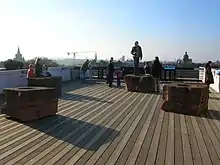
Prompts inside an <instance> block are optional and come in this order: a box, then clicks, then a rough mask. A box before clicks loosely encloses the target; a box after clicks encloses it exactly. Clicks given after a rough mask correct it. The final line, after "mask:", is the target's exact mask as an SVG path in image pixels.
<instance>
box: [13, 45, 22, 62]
mask: <svg viewBox="0 0 220 165" xmlns="http://www.w3.org/2000/svg"><path fill="white" fill-rule="evenodd" d="M14 60H16V61H21V62H24V57H23V56H22V54H21V52H20V48H19V46H18V51H17V54H16V55H15V58H14Z"/></svg>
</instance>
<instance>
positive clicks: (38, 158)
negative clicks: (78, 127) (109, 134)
mask: <svg viewBox="0 0 220 165" xmlns="http://www.w3.org/2000/svg"><path fill="white" fill-rule="evenodd" d="M130 97H132V95H131V96H130ZM130 97H127V96H124V97H121V99H120V101H121V102H122V101H123V100H122V99H125V98H126V99H125V101H123V102H124V103H126V104H128V103H129V99H130ZM122 105H124V104H123V103H122V104H118V106H119V107H120V106H122ZM108 109H109V108H108ZM108 109H107V111H108ZM115 109H117V108H114V109H113V111H112V112H111V113H110V114H105V116H102V117H101V118H100V119H99V120H97V123H96V125H97V124H98V123H99V122H103V121H106V118H110V119H111V116H112V114H114V112H115ZM113 117H114V116H113ZM87 122H88V121H87ZM105 127H106V126H105ZM91 129H92V128H90V130H91ZM87 132H88V131H87ZM90 132H91V131H90ZM80 137H81V138H82V137H86V134H85V131H84V135H79V136H78V137H76V138H75V142H74V144H75V145H76V141H79V140H77V139H79V138H80ZM79 142H80V141H79ZM54 145H56V144H54ZM56 147H57V146H55V148H56ZM62 148H63V149H68V148H69V147H68V145H66V146H65V147H62ZM72 148H73V147H72ZM86 148H87V147H86ZM59 151H60V152H62V151H63V150H59ZM59 151H58V152H56V153H55V154H52V156H53V157H54V158H55V159H56V158H57V155H60V152H59ZM49 152H53V148H52V147H50V148H48V149H47V151H46V150H45V151H44V152H42V153H41V155H38V156H37V157H35V158H34V159H33V160H31V161H30V162H27V164H30V163H31V164H32V163H35V162H36V161H39V160H40V159H41V158H42V156H44V155H45V154H48V153H49ZM64 155H65V154H64ZM50 157H51V156H50ZM61 157H62V156H61ZM61 157H60V158H61ZM58 160H60V159H58ZM49 161H51V160H49ZM55 162H56V161H55ZM55 162H54V163H55ZM42 163H45V161H44V162H42V161H40V162H38V164H42Z"/></svg>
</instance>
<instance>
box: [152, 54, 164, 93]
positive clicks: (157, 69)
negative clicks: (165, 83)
mask: <svg viewBox="0 0 220 165" xmlns="http://www.w3.org/2000/svg"><path fill="white" fill-rule="evenodd" d="M161 70H162V65H161V63H160V61H159V57H155V60H154V62H153V65H152V76H153V77H154V79H155V81H156V84H155V85H156V88H155V91H156V92H159V90H160V84H159V80H160V78H161Z"/></svg>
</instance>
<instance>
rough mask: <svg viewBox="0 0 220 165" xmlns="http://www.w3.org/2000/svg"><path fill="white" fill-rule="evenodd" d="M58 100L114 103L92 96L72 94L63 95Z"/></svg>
mask: <svg viewBox="0 0 220 165" xmlns="http://www.w3.org/2000/svg"><path fill="white" fill-rule="evenodd" d="M60 100H70V101H81V102H87V101H96V102H102V103H114V102H112V101H107V100H103V99H100V98H96V97H92V96H86V95H80V94H74V93H65V97H61V98H60Z"/></svg>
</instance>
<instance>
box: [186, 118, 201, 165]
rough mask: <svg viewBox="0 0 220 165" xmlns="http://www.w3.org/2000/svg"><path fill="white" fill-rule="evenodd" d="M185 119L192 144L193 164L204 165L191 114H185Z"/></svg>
mask: <svg viewBox="0 0 220 165" xmlns="http://www.w3.org/2000/svg"><path fill="white" fill-rule="evenodd" d="M185 120H186V126H187V130H188V134H189V142H190V144H191V151H192V158H193V164H199V165H203V163H202V158H201V155H200V150H199V148H198V144H197V140H196V137H195V133H194V130H193V126H192V123H191V120H190V116H185Z"/></svg>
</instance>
